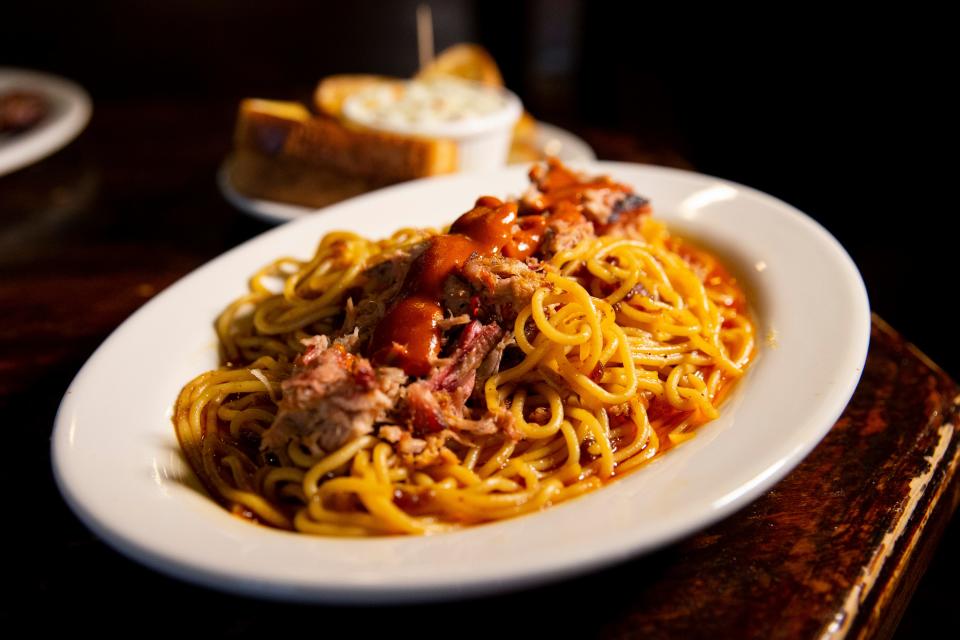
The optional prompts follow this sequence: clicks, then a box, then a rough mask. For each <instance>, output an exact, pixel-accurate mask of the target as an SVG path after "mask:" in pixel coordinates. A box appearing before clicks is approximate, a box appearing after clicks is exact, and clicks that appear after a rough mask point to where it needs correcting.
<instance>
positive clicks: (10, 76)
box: [0, 67, 91, 176]
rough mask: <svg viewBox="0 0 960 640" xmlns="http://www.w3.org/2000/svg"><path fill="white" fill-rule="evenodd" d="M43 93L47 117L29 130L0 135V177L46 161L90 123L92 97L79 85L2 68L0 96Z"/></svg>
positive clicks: (35, 73) (22, 70)
mask: <svg viewBox="0 0 960 640" xmlns="http://www.w3.org/2000/svg"><path fill="white" fill-rule="evenodd" d="M14 89H17V90H23V91H35V92H37V93H40V94H43V96H44V97H45V98H46V99H47V101H48V103H49V113H47V116H46V117H45V118H44V119H43V120H42V121H41V122H38V123H37V124H36V126H34V127H31V128H30V129H28V130H27V131H23V132H21V133H16V134H12V135H3V136H0V176H2V175H4V174H6V173H10V172H12V171H16V170H17V169H20V168H22V167H25V166H27V165H29V164H32V163H34V162H37V161H38V160H42V159H43V158H46V157H47V156H49V155H50V154H52V153H53V152H54V151H57V150H59V149H60V148H61V147H64V146H65V145H66V144H67V143H68V142H70V141H71V140H73V139H74V138H75V137H77V136H78V135H79V134H80V132H81V131H83V128H84V127H85V126H87V122H88V121H89V120H90V110H91V107H90V96H88V95H87V92H86V91H84V90H83V89H82V88H81V87H80V86H79V85H77V84H75V83H73V82H70V81H69V80H65V79H64V78H58V77H56V76H51V75H48V74H46V73H39V72H37V71H27V70H24V69H11V68H7V67H0V93H6V92H7V91H12V90H14Z"/></svg>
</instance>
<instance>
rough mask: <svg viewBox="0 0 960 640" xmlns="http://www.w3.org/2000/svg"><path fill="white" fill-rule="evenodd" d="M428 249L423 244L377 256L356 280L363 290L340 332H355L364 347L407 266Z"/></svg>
mask: <svg viewBox="0 0 960 640" xmlns="http://www.w3.org/2000/svg"><path fill="white" fill-rule="evenodd" d="M427 246H428V243H427V242H426V241H424V242H419V243H417V244H415V245H413V246H411V247H408V248H405V249H397V250H396V251H394V252H392V253H390V254H387V255H384V256H381V257H380V258H379V259H378V260H377V261H376V262H374V263H373V264H371V265H370V266H369V267H367V268H366V269H365V270H364V271H363V272H362V273H361V274H360V277H359V282H360V283H361V284H362V286H363V290H362V294H361V296H360V297H359V301H357V302H354V303H353V305H352V309H351V310H350V314H349V315H348V320H347V322H346V323H345V326H344V331H348V332H349V331H353V330H354V329H356V330H358V332H359V342H360V344H366V343H367V342H368V340H369V338H370V336H371V335H372V334H373V330H374V329H375V328H376V326H377V324H379V322H380V320H382V319H383V316H384V315H386V313H387V307H389V305H390V302H391V301H393V299H394V298H396V297H397V295H398V294H399V293H400V289H401V288H402V287H403V281H404V280H405V279H406V277H407V273H408V272H409V271H410V265H412V264H413V261H414V260H416V259H417V258H418V257H419V256H420V254H422V253H423V252H424V251H425V250H426V248H427Z"/></svg>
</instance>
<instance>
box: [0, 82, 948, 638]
mask: <svg viewBox="0 0 960 640" xmlns="http://www.w3.org/2000/svg"><path fill="white" fill-rule="evenodd" d="M233 109H234V106H233V105H231V104H226V103H222V104H219V103H218V104H210V103H186V102H169V103H162V102H158V101H156V100H154V101H151V102H143V103H113V104H98V105H97V106H96V108H95V113H94V117H93V120H92V122H91V125H90V127H89V129H88V130H87V131H86V132H85V133H84V134H82V136H81V137H80V138H79V139H78V140H77V141H76V142H75V143H73V144H71V145H70V146H69V147H67V148H66V149H65V150H63V151H61V152H60V153H58V154H56V155H55V156H53V157H51V158H49V159H47V160H45V161H43V162H41V163H39V164H36V165H34V166H32V167H29V168H27V169H24V170H21V171H19V172H16V173H14V174H11V175H8V176H5V177H0V274H2V277H0V317H2V318H3V321H2V322H0V409H2V411H3V413H4V415H6V416H8V417H11V416H12V418H13V420H12V421H11V422H9V423H8V430H9V433H11V434H12V435H13V436H14V437H15V438H17V440H18V441H19V442H22V443H24V446H23V447H22V448H21V447H17V450H16V451H17V452H16V454H15V455H14V456H13V458H14V461H13V466H14V472H15V473H14V474H13V475H11V477H12V478H15V480H14V481H16V482H17V483H18V484H19V485H20V486H23V487H27V492H26V500H23V503H24V504H23V505H22V507H23V508H22V509H21V510H18V511H16V512H14V513H15V515H13V516H11V515H9V512H8V518H10V519H11V520H18V521H19V522H18V525H19V526H17V527H15V528H13V530H14V533H12V534H11V533H10V531H9V530H8V532H7V534H6V535H8V536H11V535H12V539H11V543H13V544H15V546H12V547H8V548H9V549H13V550H14V553H16V554H21V553H22V554H24V557H29V558H30V561H31V562H30V564H31V568H30V570H29V571H25V572H23V573H22V574H20V573H16V574H14V576H12V577H10V578H8V581H15V582H16V584H17V585H18V589H17V593H16V594H15V596H14V599H12V600H6V601H4V603H3V604H2V605H0V619H3V618H6V617H8V616H9V617H11V618H12V617H15V616H17V615H18V614H22V613H24V612H27V611H29V612H32V613H37V612H44V611H46V612H47V613H46V615H50V614H51V613H52V614H53V615H63V616H76V619H77V620H78V621H81V622H82V621H86V622H88V623H89V624H91V625H94V624H96V625H97V627H99V628H101V629H103V628H107V627H109V625H110V620H112V619H113V618H112V617H110V613H111V611H114V610H118V609H121V608H122V609H123V610H124V611H125V612H126V613H127V614H130V615H134V616H137V617H138V618H139V619H140V620H141V621H142V623H143V624H145V625H149V626H150V628H152V629H154V630H156V631H158V632H177V631H183V630H185V629H187V628H189V629H190V631H196V632H207V631H209V632H214V633H217V634H218V635H219V634H223V633H226V634H228V635H240V634H243V633H246V632H251V633H253V632H256V633H261V634H265V633H268V632H272V631H275V630H277V629H280V628H283V629H287V628H290V629H295V628H299V627H301V626H302V627H304V628H311V627H312V628H315V629H321V628H328V626H329V624H331V623H333V624H336V625H338V627H339V626H340V625H346V624H351V625H354V626H357V628H359V629H362V631H363V632H366V633H372V632H375V631H379V630H384V631H387V630H390V631H395V630H396V629H397V628H400V629H422V628H423V624H424V623H425V622H427V621H429V624H430V625H431V628H435V627H436V625H437V624H438V623H441V624H443V625H445V626H446V625H451V628H452V629H454V630H455V631H456V632H457V633H458V634H461V633H463V632H465V633H466V634H467V635H469V636H473V635H478V636H479V635H484V636H489V635H490V634H491V633H496V632H498V631H507V630H509V631H510V632H517V633H520V632H530V633H537V634H538V635H544V634H550V632H559V633H564V634H577V635H588V636H602V637H627V636H634V635H642V636H645V637H757V638H774V637H785V638H806V637H810V638H813V637H888V636H890V635H891V634H892V633H893V631H894V629H895V627H896V624H897V622H898V620H899V619H900V616H901V615H902V613H903V611H904V609H905V607H906V606H907V603H908V602H909V598H910V595H911V594H912V593H913V590H914V588H915V587H916V585H917V583H918V581H919V580H920V577H921V576H922V574H923V571H924V570H925V568H926V566H927V564H928V563H929V560H930V557H931V554H932V553H933V552H934V550H935V549H936V546H937V543H938V542H939V538H940V535H941V533H942V532H943V530H944V528H945V526H946V524H947V522H948V521H949V519H950V516H951V514H952V513H953V512H954V510H955V508H956V505H957V501H958V499H960V490H958V486H960V481H958V479H957V473H956V471H957V465H958V463H960V451H958V446H957V437H956V433H955V428H954V423H955V420H956V416H957V411H958V409H957V402H958V392H960V390H958V388H957V386H956V384H955V383H954V382H953V381H951V380H950V379H949V378H948V377H947V376H946V375H945V374H943V373H942V372H940V371H939V369H937V368H936V366H935V365H933V364H932V363H931V362H929V361H928V360H927V359H925V358H924V357H923V356H922V355H919V354H918V353H917V352H916V351H915V350H913V349H912V348H911V347H909V346H908V345H906V344H905V343H904V342H903V341H902V340H901V339H900V338H899V337H898V336H897V335H896V333H895V332H894V331H893V330H892V329H890V328H889V327H887V326H886V325H885V323H884V322H883V321H882V320H880V319H879V318H875V320H874V328H873V337H872V343H871V348H870V353H869V356H868V361H867V366H866V369H865V371H864V375H863V379H862V381H861V383H860V385H859V387H858V389H857V391H856V394H855V395H854V398H853V400H852V401H851V403H850V405H849V406H848V407H847V409H846V411H845V412H844V414H843V416H842V417H841V418H840V420H839V421H838V422H837V423H836V425H835V426H834V428H833V429H832V430H831V432H830V433H829V434H828V435H827V437H826V438H825V439H824V440H823V442H822V443H821V444H820V445H819V446H818V447H817V448H816V449H815V450H814V452H813V453H812V454H811V455H810V456H809V457H808V458H807V459H806V460H804V462H803V463H802V464H801V465H800V466H799V467H798V468H797V469H795V470H794V471H793V472H792V473H791V474H790V475H789V476H787V478H786V479H784V480H783V481H782V482H780V483H779V484H778V485H776V487H774V488H773V489H772V490H771V491H770V492H768V493H767V494H766V495H765V496H763V497H762V498H760V499H759V500H757V501H756V502H754V503H753V504H751V505H749V506H748V507H746V508H744V509H743V510H741V511H740V512H738V513H737V514H735V515H733V516H732V517H730V518H728V519H726V520H724V521H723V522H721V523H719V524H717V525H715V526H713V527H711V528H709V529H707V530H705V531H702V532H700V533H698V534H695V535H693V536H692V537H690V538H688V539H686V540H684V541H682V542H680V543H678V544H674V545H672V546H669V547H667V548H665V549H663V550H661V551H658V552H656V553H653V554H649V555H646V556H643V557H640V558H637V559H635V560H632V561H630V562H627V563H623V564H621V565H619V566H616V567H614V568H611V569H608V570H605V571H602V572H597V573H592V574H589V575H587V576H584V577H581V578H578V579H575V580H570V581H566V582H562V583H559V584H555V585H551V586H547V587H544V588H540V589H536V590H532V591H524V592H519V593H513V594H508V595H504V596H499V597H495V598H487V599H483V600H473V601H466V602H457V603H451V604H444V605H434V606H418V607H404V608H402V609H400V608H397V609H375V610H358V609H349V608H348V609H334V608H324V607H305V606H292V605H282V604H276V603H266V602H260V601H255V600H246V599H242V598H238V597H233V596H228V595H223V594H220V593H215V592H211V591H207V590H204V589H201V588H198V587H194V586H191V585H187V584H183V583H180V582H177V581H175V580H172V579H168V578H166V577H163V576H160V575H158V574H156V573H154V572H152V571H149V570H147V569H145V568H142V567H140V566H139V565H137V564H135V563H133V562H131V561H129V560H127V559H126V558H124V557H122V556H120V555H119V554H117V553H116V552H114V551H113V550H112V549H110V548H108V547H106V546H105V545H104V544H102V543H101V542H99V541H98V540H97V539H96V538H95V537H94V536H93V535H92V534H90V533H89V532H88V531H87V530H86V529H85V528H84V527H83V526H82V525H81V524H80V523H79V521H77V520H76V519H75V517H74V516H73V515H72V514H71V513H70V511H69V510H68V509H67V507H66V505H65V504H64V503H63V501H62V499H61V498H60V497H59V495H58V493H57V491H56V488H55V486H54V483H53V480H52V476H51V473H50V463H49V435H50V431H51V426H52V423H53V417H54V414H55V412H56V408H57V405H58V403H59V400H60V397H61V396H62V394H63V392H64V390H65V389H66V386H67V385H68V384H69V382H70V380H71V379H72V378H73V376H74V375H75V374H76V372H77V371H78V370H79V368H80V366H81V365H82V364H83V362H84V361H85V359H86V358H87V357H88V356H89V355H90V354H91V353H92V351H93V350H94V349H95V348H96V346H97V345H98V344H99V343H100V342H101V341H102V340H103V339H104V338H105V337H106V336H107V335H108V333H109V332H110V331H111V330H112V329H114V328H115V327H116V326H117V325H118V324H119V323H121V322H122V321H123V320H124V319H125V318H126V317H127V316H128V315H129V314H130V313H132V312H133V311H134V310H136V309H137V308H138V307H139V306H140V305H141V304H143V303H144V302H145V301H146V300H147V299H149V298H150V297H152V296H153V295H154V294H156V293H157V292H158V291H160V290H161V289H163V288H164V287H166V286H167V285H169V284H171V283H172V282H174V281H175V280H176V279H178V278H179V277H180V276H182V275H184V274H185V273H187V272H188V271H190V270H191V269H193V268H195V267H197V266H199V265H200V264H202V263H204V262H206V261H207V260H209V259H210V258H212V257H214V256H215V255H218V254H219V253H222V252H223V251H225V250H227V249H229V248H230V247H232V246H235V245H236V244H238V243H239V242H242V241H243V240H246V239H248V238H250V237H252V236H253V235H256V234H257V233H260V232H261V231H263V230H265V229H266V228H267V227H266V226H265V225H264V224H262V223H259V222H257V221H255V220H252V219H250V218H248V217H247V216H244V215H241V214H239V213H237V212H236V211H234V210H233V209H231V208H230V207H229V205H228V204H227V203H226V202H225V201H223V199H222V198H221V196H220V195H219V193H218V191H217V188H216V184H215V174H216V169H217V166H218V165H219V163H220V161H221V160H222V158H223V155H224V153H225V152H226V150H227V146H228V144H229V139H230V131H231V127H232V122H233V113H234V111H233ZM580 133H583V134H584V135H585V136H586V137H587V139H588V140H589V141H590V142H591V143H592V144H593V145H594V146H595V148H596V149H597V151H598V155H599V156H600V157H601V158H605V159H617V160H632V161H645V162H655V163H659V164H668V165H673V166H686V164H685V163H684V161H683V159H682V158H681V157H680V156H679V155H678V154H676V153H675V152H673V151H671V150H670V149H662V148H660V149H651V148H649V147H644V146H643V145H642V144H639V143H637V142H636V141H633V140H631V139H629V138H625V137H624V136H619V135H617V134H611V133H608V132H590V131H587V132H580ZM15 500H17V499H16V498H15ZM20 500H22V498H21V499H20ZM18 501H19V500H18ZM15 504H16V503H15ZM17 506H20V505H17ZM17 515H19V516H21V517H20V518H16V516H17ZM18 571H19V570H18ZM50 603H56V604H57V606H56V607H55V608H54V609H53V610H52V612H51V611H50V609H49V608H48V606H49V604H50ZM197 609H201V610H202V611H203V612H204V613H203V615H195V616H192V617H191V618H190V622H189V625H188V626H184V625H185V624H187V623H185V622H184V618H183V617H182V615H181V614H184V612H188V611H195V610H197ZM105 613H106V615H107V617H106V618H102V617H100V616H102V615H104V614H105ZM358 613H359V614H361V616H360V617H358V615H357V614H358ZM512 613H518V614H520V615H518V616H509V620H510V622H509V627H507V626H505V625H507V620H508V614H512ZM495 616H496V617H495ZM318 620H320V621H323V622H322V626H317V624H318V623H317V621H318ZM398 625H399V626H398Z"/></svg>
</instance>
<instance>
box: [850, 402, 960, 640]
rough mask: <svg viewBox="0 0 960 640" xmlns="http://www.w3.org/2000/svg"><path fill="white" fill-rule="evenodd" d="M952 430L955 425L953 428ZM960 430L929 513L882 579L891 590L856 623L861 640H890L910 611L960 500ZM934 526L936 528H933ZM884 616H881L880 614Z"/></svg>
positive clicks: (882, 591) (879, 594)
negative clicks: (876, 639)
mask: <svg viewBox="0 0 960 640" xmlns="http://www.w3.org/2000/svg"><path fill="white" fill-rule="evenodd" d="M958 404H960V396H958V397H957V398H954V409H956V408H957V406H958ZM950 426H951V427H953V425H950ZM958 436H960V430H957V429H956V428H954V429H953V438H952V441H951V443H950V444H951V445H952V448H953V451H952V453H951V454H950V455H949V456H948V458H949V459H948V460H946V462H945V464H942V465H941V467H940V468H941V469H942V470H943V475H942V477H941V478H940V481H939V483H938V484H937V486H936V488H935V489H934V491H933V493H932V494H931V495H929V496H928V499H927V500H926V504H928V505H930V508H929V509H922V510H921V511H920V512H919V513H920V518H919V519H918V520H917V522H916V525H915V526H914V527H913V528H912V530H911V531H910V532H909V534H908V535H907V536H905V537H904V538H903V539H902V540H901V541H899V543H900V544H901V545H902V546H901V547H900V549H898V551H900V552H899V553H897V554H896V555H895V556H894V557H895V560H896V562H895V564H892V565H891V566H890V567H889V568H888V571H887V573H886V575H885V576H884V577H883V580H882V584H884V585H889V587H885V588H881V589H878V590H876V597H875V599H874V600H873V603H872V605H873V606H871V607H870V609H869V613H868V612H866V611H865V612H864V615H863V616H861V618H862V621H857V624H858V626H859V627H860V628H859V629H858V631H857V633H856V637H858V638H887V637H890V636H892V635H893V633H894V631H895V630H896V627H897V624H899V622H900V618H901V617H902V616H903V613H904V612H905V611H906V609H907V605H908V604H909V600H910V597H911V596H912V595H913V592H914V591H915V590H916V588H917V585H918V584H919V583H920V579H921V578H922V576H923V573H924V572H925V571H926V569H927V567H928V566H929V564H930V560H931V559H932V558H933V555H934V551H935V550H936V544H937V542H939V540H940V538H941V536H942V534H943V531H944V530H945V529H946V525H947V523H948V522H949V521H950V518H951V517H952V515H953V513H954V511H955V510H956V508H957V502H958V500H960V484H958V478H960V473H958V470H960V445H958V442H957V440H958ZM931 524H932V525H933V526H931ZM881 611H882V612H884V615H880V613H879V612H881Z"/></svg>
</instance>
